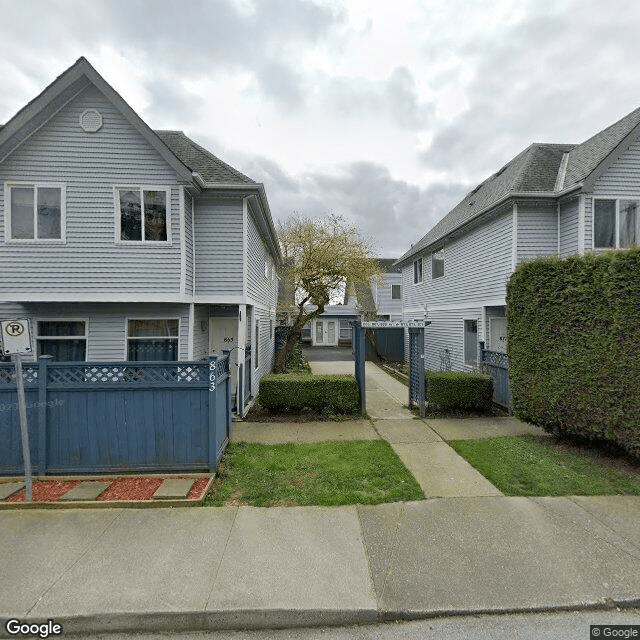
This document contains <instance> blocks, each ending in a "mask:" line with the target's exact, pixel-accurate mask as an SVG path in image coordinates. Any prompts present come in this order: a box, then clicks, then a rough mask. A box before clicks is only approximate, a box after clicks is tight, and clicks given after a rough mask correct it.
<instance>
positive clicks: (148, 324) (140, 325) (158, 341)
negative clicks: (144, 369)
mask: <svg viewBox="0 0 640 640" xmlns="http://www.w3.org/2000/svg"><path fill="white" fill-rule="evenodd" d="M179 325H180V321H179V320H177V319H169V320H156V319H153V320H141V319H135V320H128V321H127V360H131V361H134V362H136V361H137V362H150V361H162V362H171V361H177V360H178V329H179Z"/></svg>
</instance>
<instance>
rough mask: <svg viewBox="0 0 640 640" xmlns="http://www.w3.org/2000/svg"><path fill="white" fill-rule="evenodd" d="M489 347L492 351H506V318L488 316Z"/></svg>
mask: <svg viewBox="0 0 640 640" xmlns="http://www.w3.org/2000/svg"><path fill="white" fill-rule="evenodd" d="M489 340H490V343H489V347H490V349H491V350H492V351H501V352H502V353H506V351H507V319H506V318H489Z"/></svg>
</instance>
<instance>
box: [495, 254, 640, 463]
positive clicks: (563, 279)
mask: <svg viewBox="0 0 640 640" xmlns="http://www.w3.org/2000/svg"><path fill="white" fill-rule="evenodd" d="M507 318H508V329H507V332H508V334H507V335H508V341H507V355H508V357H509V379H510V383H511V392H512V396H513V411H514V414H515V415H516V416H518V417H519V418H521V419H523V420H526V421H528V422H532V423H533V424H537V425H539V426H541V427H543V428H544V429H545V430H547V431H550V432H552V433H555V434H558V435H567V436H573V437H579V438H586V439H591V440H601V441H608V442H611V443H615V444H616V445H618V446H620V447H622V448H623V449H624V450H626V451H627V452H628V453H629V454H631V455H633V456H634V457H640V250H639V249H631V250H628V251H616V252H610V253H606V254H600V255H586V256H582V257H579V256H572V257H570V258H566V259H559V258H546V259H538V260H534V261H532V262H527V263H524V264H522V265H520V266H519V267H518V269H517V270H516V271H515V273H514V274H513V275H512V276H511V278H510V280H509V283H508V286H507Z"/></svg>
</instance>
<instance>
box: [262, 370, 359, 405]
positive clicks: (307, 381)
mask: <svg viewBox="0 0 640 640" xmlns="http://www.w3.org/2000/svg"><path fill="white" fill-rule="evenodd" d="M260 404H261V405H262V406H263V407H266V408H267V409H268V410H269V411H300V410H301V409H312V410H314V411H324V410H333V411H336V412H339V413H355V412H356V411H358V410H359V408H360V398H359V395H358V384H357V383H356V379H355V378H354V377H353V376H346V375H344V376H343V375H324V376H309V375H295V374H286V373H285V374H275V373H272V374H269V375H266V376H263V378H262V380H261V381H260Z"/></svg>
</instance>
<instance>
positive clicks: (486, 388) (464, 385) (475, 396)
mask: <svg viewBox="0 0 640 640" xmlns="http://www.w3.org/2000/svg"><path fill="white" fill-rule="evenodd" d="M425 377H426V387H427V388H426V394H427V395H426V399H427V402H428V403H429V404H430V405H434V406H436V407H439V408H440V409H474V410H480V411H484V410H488V409H490V408H491V406H492V402H493V383H492V382H491V378H490V377H489V376H488V375H484V374H481V373H461V372H458V371H426V372H425Z"/></svg>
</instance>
